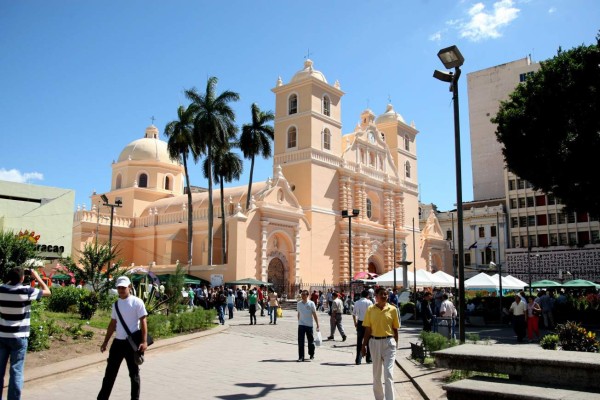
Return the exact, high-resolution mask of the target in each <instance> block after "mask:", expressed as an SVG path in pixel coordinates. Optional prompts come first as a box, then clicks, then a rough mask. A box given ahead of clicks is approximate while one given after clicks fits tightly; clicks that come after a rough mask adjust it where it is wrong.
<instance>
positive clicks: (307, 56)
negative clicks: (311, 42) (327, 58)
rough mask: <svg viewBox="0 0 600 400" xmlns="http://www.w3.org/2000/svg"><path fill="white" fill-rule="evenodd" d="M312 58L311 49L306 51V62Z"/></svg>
mask: <svg viewBox="0 0 600 400" xmlns="http://www.w3.org/2000/svg"><path fill="white" fill-rule="evenodd" d="M309 58H310V48H309V49H308V50H307V51H306V56H305V57H304V59H305V60H308V59H309Z"/></svg>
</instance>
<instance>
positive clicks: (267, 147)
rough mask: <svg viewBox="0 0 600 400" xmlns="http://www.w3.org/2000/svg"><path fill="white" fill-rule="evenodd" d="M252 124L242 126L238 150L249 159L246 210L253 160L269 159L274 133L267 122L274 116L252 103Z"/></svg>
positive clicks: (249, 194) (250, 190) (250, 193)
mask: <svg viewBox="0 0 600 400" xmlns="http://www.w3.org/2000/svg"><path fill="white" fill-rule="evenodd" d="M251 110H252V123H250V124H244V126H243V127H242V135H241V136H240V148H241V150H242V153H243V154H244V158H249V159H250V160H251V162H250V179H249V180H248V196H247V197H246V210H247V209H249V208H250V198H251V196H252V175H253V174H254V158H255V157H256V156H257V155H262V157H263V158H269V157H271V140H274V139H275V133H274V131H273V127H272V126H271V125H267V122H269V121H273V120H274V119H275V116H274V115H273V112H272V111H265V112H263V111H261V110H260V108H259V107H258V104H256V103H253V104H252V107H251Z"/></svg>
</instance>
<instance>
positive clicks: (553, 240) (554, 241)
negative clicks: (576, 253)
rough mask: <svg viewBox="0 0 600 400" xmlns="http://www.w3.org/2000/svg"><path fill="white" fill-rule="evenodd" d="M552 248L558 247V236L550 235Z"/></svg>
mask: <svg viewBox="0 0 600 400" xmlns="http://www.w3.org/2000/svg"><path fill="white" fill-rule="evenodd" d="M550 246H558V234H556V233H551V234H550Z"/></svg>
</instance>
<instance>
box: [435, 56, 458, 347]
mask: <svg viewBox="0 0 600 400" xmlns="http://www.w3.org/2000/svg"><path fill="white" fill-rule="evenodd" d="M437 55H438V57H439V59H440V61H441V62H442V64H444V67H446V68H447V69H451V68H454V73H452V72H444V71H438V70H436V71H435V72H434V73H433V77H434V78H436V79H438V80H440V81H442V82H448V83H450V91H451V92H452V100H453V103H454V154H455V163H456V208H457V210H456V211H457V219H458V275H459V285H458V301H459V305H458V309H459V312H458V317H459V319H458V323H459V339H460V343H464V342H465V336H466V335H465V311H466V307H465V274H464V272H465V259H464V252H465V250H464V243H463V242H464V238H463V202H462V171H461V157H460V120H459V107H458V79H459V78H460V74H461V71H460V67H461V66H462V65H463V63H464V62H465V58H464V57H463V56H462V54H461V53H460V51H459V50H458V47H456V46H450V47H446V48H444V49H442V50H440V51H439V52H438V54H437Z"/></svg>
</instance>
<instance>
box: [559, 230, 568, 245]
mask: <svg viewBox="0 0 600 400" xmlns="http://www.w3.org/2000/svg"><path fill="white" fill-rule="evenodd" d="M558 244H559V246H566V245H567V244H568V241H567V234H566V233H559V234H558Z"/></svg>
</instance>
